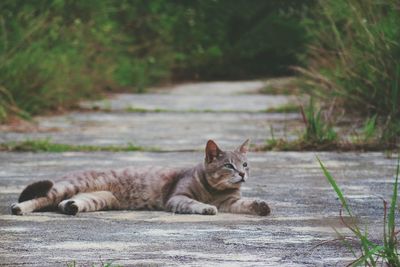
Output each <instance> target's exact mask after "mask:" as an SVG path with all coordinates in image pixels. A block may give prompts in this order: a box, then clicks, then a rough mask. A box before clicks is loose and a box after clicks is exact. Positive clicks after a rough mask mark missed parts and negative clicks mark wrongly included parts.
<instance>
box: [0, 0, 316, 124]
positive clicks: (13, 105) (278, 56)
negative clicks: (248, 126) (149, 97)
mask: <svg viewBox="0 0 400 267" xmlns="http://www.w3.org/2000/svg"><path fill="white" fill-rule="evenodd" d="M313 2H314V1H306V0H302V1H299V0H287V1H285V3H281V2H271V1H263V0H255V1H250V2H249V1H245V0H238V1H229V0H219V1H213V0H194V1H168V0H152V1H147V0H132V1H128V0H123V1H94V0H86V1H78V0H35V1H24V0H3V1H0V88H2V89H1V90H0V120H4V119H5V118H6V117H7V116H8V114H9V113H14V114H15V113H16V114H22V112H23V111H26V112H28V113H30V114H37V113H40V112H43V111H45V110H60V109H64V108H69V107H73V106H74V105H75V103H76V102H77V101H78V100H80V99H82V98H90V97H98V95H99V93H101V92H104V91H105V90H110V89H111V90H113V89H114V90H121V89H124V90H134V91H136V92H142V91H144V89H145V88H146V87H148V86H149V85H152V84H155V83H159V82H162V81H165V80H168V79H171V78H177V77H178V78H182V79H192V78H202V79H211V78H243V77H247V78H248V77H254V76H260V75H268V74H269V75H272V74H284V73H287V72H288V68H287V67H288V66H289V65H293V64H297V63H298V60H297V57H296V53H297V52H301V51H303V50H304V48H305V42H306V38H305V36H306V35H305V34H304V33H305V29H304V27H303V26H302V25H301V24H300V23H299V21H300V19H301V17H302V16H304V14H305V13H306V12H307V10H308V8H307V7H308V6H309V5H311V3H313ZM11 99H12V100H11Z"/></svg>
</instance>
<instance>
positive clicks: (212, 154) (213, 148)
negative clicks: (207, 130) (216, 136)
mask: <svg viewBox="0 0 400 267" xmlns="http://www.w3.org/2000/svg"><path fill="white" fill-rule="evenodd" d="M221 153H222V150H221V149H219V147H218V146H217V144H216V143H215V142H214V141H213V140H208V142H207V146H206V161H207V163H211V162H212V161H213V160H214V159H216V158H217V157H218V156H219V155H220V154H221Z"/></svg>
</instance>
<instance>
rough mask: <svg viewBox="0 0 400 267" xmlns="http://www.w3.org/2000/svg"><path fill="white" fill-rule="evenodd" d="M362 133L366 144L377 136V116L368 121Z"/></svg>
mask: <svg viewBox="0 0 400 267" xmlns="http://www.w3.org/2000/svg"><path fill="white" fill-rule="evenodd" d="M362 133H363V139H364V142H369V141H371V140H372V139H373V138H374V137H375V136H376V135H377V125H376V115H374V116H372V117H371V118H367V119H366V121H365V122H364V126H363V128H362Z"/></svg>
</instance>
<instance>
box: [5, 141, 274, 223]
mask: <svg viewBox="0 0 400 267" xmlns="http://www.w3.org/2000/svg"><path fill="white" fill-rule="evenodd" d="M248 146H249V140H246V141H245V142H244V143H243V144H242V145H241V146H239V147H238V148H237V149H235V150H234V151H226V152H225V151H222V150H221V149H220V148H219V147H218V146H217V144H216V143H215V142H214V141H213V140H209V141H208V142H207V145H206V149H205V160H204V163H201V164H198V165H197V166H195V167H193V168H184V169H178V168H165V167H157V166H149V167H138V168H133V167H129V168H125V169H118V170H108V171H85V172H80V173H75V174H70V175H66V176H64V177H62V178H61V179H59V180H58V181H56V182H53V181H50V180H44V181H39V182H36V183H33V184H30V185H28V186H27V187H26V188H25V189H24V190H23V191H22V193H21V195H20V196H19V199H18V203H16V204H13V205H12V206H11V213H12V214H15V215H22V214H26V213H29V212H34V211H43V210H57V209H58V210H59V211H60V212H61V213H64V214H68V215H76V214H77V213H78V212H88V211H99V210H165V211H170V212H174V213H185V214H203V215H215V214H217V212H218V211H221V212H229V213H245V214H254V215H260V216H266V215H268V214H270V211H271V210H270V208H269V206H268V204H267V203H266V202H265V201H263V200H259V199H248V198H242V197H241V193H240V187H241V185H242V183H244V182H245V181H246V180H247V179H248V176H249V165H248V162H247V156H246V154H247V151H248Z"/></svg>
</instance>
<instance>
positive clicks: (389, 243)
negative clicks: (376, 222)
mask: <svg viewBox="0 0 400 267" xmlns="http://www.w3.org/2000/svg"><path fill="white" fill-rule="evenodd" d="M317 160H318V162H319V164H320V167H321V169H322V171H323V173H324V175H325V177H326V179H327V180H328V182H329V184H330V185H331V186H332V188H333V189H334V191H335V193H336V195H337V196H338V198H339V201H340V203H341V204H342V207H343V208H344V210H345V212H346V213H347V214H348V216H350V218H351V219H352V220H351V221H352V222H353V223H352V224H351V225H350V224H348V223H346V222H345V220H344V219H343V217H342V212H340V217H341V219H342V223H343V224H344V225H345V226H346V227H347V228H348V229H350V230H351V232H352V233H353V234H354V236H355V237H356V238H357V240H358V241H359V242H360V245H361V256H359V257H358V258H357V259H356V260H354V261H353V262H352V263H350V265H353V266H359V265H361V264H362V265H365V266H377V264H378V263H379V261H380V262H381V263H382V264H386V266H391V267H396V266H400V256H399V253H398V251H397V246H398V241H397V235H398V233H399V231H397V230H396V224H395V217H396V216H395V215H396V206H397V190H398V188H397V187H398V179H399V173H400V155H399V157H398V161H397V169H396V175H395V177H396V178H395V181H394V185H393V195H392V198H391V203H390V207H389V213H388V209H387V202H386V201H385V200H383V205H384V218H383V240H382V242H381V243H380V244H378V243H376V242H374V241H372V240H371V239H369V237H368V234H367V231H362V229H361V228H360V227H359V226H358V224H357V223H355V221H356V220H355V215H354V214H353V212H352V211H351V209H350V207H349V205H348V203H347V201H346V199H345V197H344V195H343V192H342V190H341V189H340V188H339V186H338V185H337V183H336V181H335V179H334V178H333V177H332V175H331V174H330V173H329V171H328V170H327V169H326V167H325V166H324V165H323V163H322V162H321V160H320V159H319V158H318V157H317ZM339 236H340V239H341V240H342V241H343V243H344V244H345V245H346V246H347V247H348V248H349V250H350V251H351V252H352V253H353V255H354V256H355V255H356V254H355V252H354V251H355V248H354V247H353V246H352V245H351V244H350V243H349V242H347V240H346V238H344V236H343V235H341V234H340V235H339Z"/></svg>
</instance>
